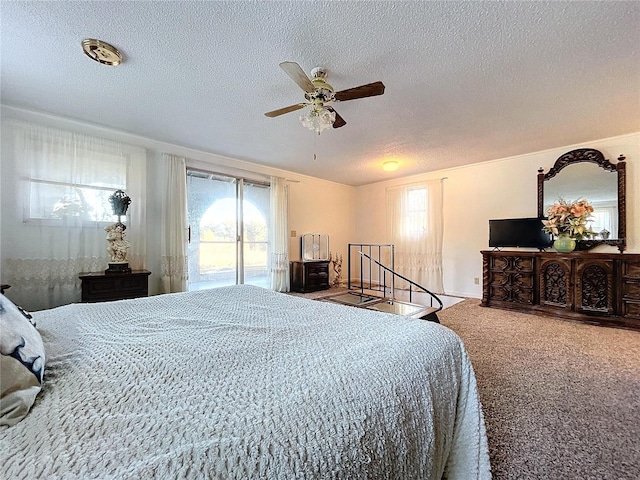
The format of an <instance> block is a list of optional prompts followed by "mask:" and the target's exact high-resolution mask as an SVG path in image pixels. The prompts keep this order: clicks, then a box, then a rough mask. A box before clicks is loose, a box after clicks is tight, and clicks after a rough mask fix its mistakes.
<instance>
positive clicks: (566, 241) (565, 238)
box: [553, 233, 576, 253]
mask: <svg viewBox="0 0 640 480" xmlns="http://www.w3.org/2000/svg"><path fill="white" fill-rule="evenodd" d="M553 248H555V249H556V251H558V252H560V253H569V252H573V250H574V249H575V248H576V241H575V240H574V239H573V238H571V237H570V236H569V235H568V234H566V233H561V234H560V235H558V238H556V240H555V241H554V242H553Z"/></svg>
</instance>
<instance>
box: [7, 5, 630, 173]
mask: <svg viewBox="0 0 640 480" xmlns="http://www.w3.org/2000/svg"><path fill="white" fill-rule="evenodd" d="M1 8H2V10H1V12H0V13H1V22H2V24H1V27H2V46H1V48H2V50H1V54H2V57H1V61H2V64H1V66H2V71H1V73H2V84H1V87H2V103H3V104H5V105H10V106H16V107H22V108H27V109H32V110H37V111H42V112H49V113H54V114H57V115H61V116H64V117H68V118H73V119H77V120H82V121H86V122H90V123H94V124H98V125H103V126H106V127H110V128H115V129H118V130H122V131H126V132H130V133H135V134H138V135H141V136H144V137H148V138H152V139H156V140H161V141H165V142H169V143H173V144H177V145H182V146H186V147H192V148H196V149H199V150H203V151H207V152H212V153H216V154H220V155H225V156H229V157H233V158H237V159H242V160H247V161H251V162H255V163H259V164H263V165H268V166H273V167H278V168H283V169H286V170H290V171H294V172H299V173H303V174H307V175H311V176H314V177H320V178H325V179H328V180H333V181H337V182H341V183H345V184H350V185H360V184H366V183H371V182H375V181H380V180H385V179H388V178H395V177H401V176H406V175H412V174H417V173H421V172H427V171H432V170H439V169H442V168H447V167H453V166H458V165H463V164H468V163H474V162H480V161H485V160H491V159H496V158H503V157H508V156H513V155H518V154H523V153H529V152H534V151H539V150H544V149H548V148H555V147H559V146H563V145H570V144H574V143H580V142H585V141H589V140H595V139H600V138H605V137H610V136H615V135H620V134H625V133H630V132H636V131H640V2H637V1H628V2H614V1H607V2H578V1H570V2H559V1H554V2H537V1H536V2H504V3H502V2H453V1H447V2H353V1H349V2H303V1H295V2H213V1H212V2H188V1H180V2H178V1H175V2H112V1H99V2H98V1H90V2H64V1H58V2H40V1H38V2H15V1H6V0H2V4H1ZM88 37H93V38H98V39H101V40H104V41H106V42H109V43H111V44H113V45H115V46H116V47H118V48H119V49H120V50H121V51H122V52H123V54H124V56H125V61H124V62H123V63H122V65H120V66H118V67H107V66H103V65H100V64H98V63H96V62H93V61H91V60H90V59H89V58H87V57H86V56H85V55H84V54H83V53H82V50H81V48H80V42H81V41H82V40H83V39H84V38H88ZM285 60H289V61H295V62H298V63H299V64H300V65H301V66H302V68H303V69H304V70H305V71H306V72H307V73H309V72H310V71H311V69H312V68H313V67H316V66H323V67H326V68H327V69H328V71H329V77H328V81H329V83H330V84H332V85H333V87H334V88H335V89H336V90H342V89H346V88H350V87H354V86H358V85H362V84H366V83H370V82H374V81H378V80H379V81H382V82H384V84H385V85H386V91H385V94H384V95H383V96H380V97H371V98H365V99H358V100H353V101H348V102H341V103H335V104H333V106H334V107H335V108H336V110H337V111H338V112H339V113H340V115H341V116H342V117H343V118H344V119H345V120H346V122H347V125H346V126H344V127H342V128H339V129H330V130H327V131H325V132H323V133H322V134H321V135H320V136H317V135H314V134H313V133H312V132H310V131H309V130H306V129H305V128H304V127H302V126H301V124H300V123H299V121H298V115H299V114H300V112H293V113H289V114H286V115H282V116H280V117H277V118H267V117H265V116H264V113H265V112H267V111H270V110H274V109H277V108H280V107H284V106H287V105H291V104H294V103H298V102H301V101H303V100H304V98H303V92H302V90H301V89H300V88H299V87H298V86H297V85H296V84H295V83H294V82H293V81H292V80H291V79H290V78H289V77H288V76H287V75H286V74H285V73H284V71H282V70H281V69H280V68H279V67H278V64H279V63H280V62H282V61H285ZM314 153H316V154H317V159H315V160H314V158H313V156H314ZM391 157H393V158H394V159H396V160H398V161H399V163H400V168H399V169H398V170H397V171H396V172H393V173H389V172H383V171H382V168H381V165H382V162H383V161H385V160H387V159H389V158H391Z"/></svg>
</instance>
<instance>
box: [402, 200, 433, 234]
mask: <svg viewBox="0 0 640 480" xmlns="http://www.w3.org/2000/svg"><path fill="white" fill-rule="evenodd" d="M427 218H428V214H427V189H426V188H410V189H407V191H406V210H405V216H404V218H403V219H402V220H403V224H404V228H403V229H402V232H403V234H404V236H405V237H407V238H413V239H419V238H422V237H423V236H424V235H425V234H426V232H427Z"/></svg>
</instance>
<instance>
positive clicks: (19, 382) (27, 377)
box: [0, 294, 45, 426]
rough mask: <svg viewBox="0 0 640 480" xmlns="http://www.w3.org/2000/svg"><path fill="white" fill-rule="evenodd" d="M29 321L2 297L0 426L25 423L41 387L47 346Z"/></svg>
mask: <svg viewBox="0 0 640 480" xmlns="http://www.w3.org/2000/svg"><path fill="white" fill-rule="evenodd" d="M30 319H31V316H30V315H29V314H28V313H26V312H23V311H20V310H19V309H18V308H17V307H16V306H15V305H14V304H13V303H12V302H11V301H10V300H9V299H8V298H7V297H5V296H4V295H1V294H0V354H1V355H0V425H9V426H11V425H15V424H16V423H18V422H19V421H20V420H22V419H23V418H24V417H25V416H26V415H27V413H29V409H30V408H31V406H32V405H33V402H34V401H35V399H36V395H38V393H39V392H40V389H41V387H42V378H43V375H44V363H45V355H44V344H43V342H42V337H41V336H40V334H39V333H38V330H36V327H35V326H34V325H33V324H32V323H31V321H30Z"/></svg>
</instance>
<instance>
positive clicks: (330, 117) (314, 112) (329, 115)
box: [299, 106, 336, 135]
mask: <svg viewBox="0 0 640 480" xmlns="http://www.w3.org/2000/svg"><path fill="white" fill-rule="evenodd" d="M299 118H300V123H302V125H303V126H305V127H306V128H308V129H309V130H315V132H316V133H317V134H318V135H320V132H322V130H324V129H325V128H329V127H332V126H333V122H335V120H336V112H332V111H331V110H329V109H327V108H326V107H324V106H323V107H319V108H312V109H310V110H309V112H308V113H307V114H306V115H300V117H299Z"/></svg>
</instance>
